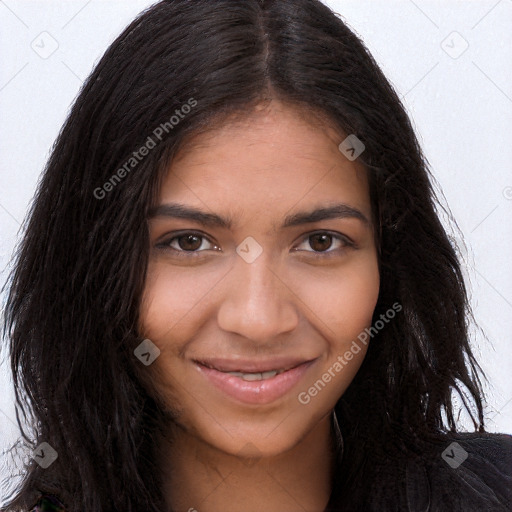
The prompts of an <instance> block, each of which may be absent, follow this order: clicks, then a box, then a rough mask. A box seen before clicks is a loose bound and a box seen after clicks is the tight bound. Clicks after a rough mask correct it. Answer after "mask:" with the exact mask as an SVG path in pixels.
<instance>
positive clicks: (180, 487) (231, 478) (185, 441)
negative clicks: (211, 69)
mask: <svg viewBox="0 0 512 512" xmlns="http://www.w3.org/2000/svg"><path fill="white" fill-rule="evenodd" d="M169 439H172V441H170V440H169ZM333 443H334V440H333V439H332V433H331V419H330V417H329V416H326V417H324V418H322V420H321V421H320V422H319V423H318V424H317V425H316V427H315V428H314V429H313V430H312V431H311V432H309V433H308V434H307V435H306V436H305V437H304V438H303V439H302V440H301V441H300V442H299V443H298V444H297V445H296V446H294V447H293V448H292V449H291V450H288V451H287V452H285V453H281V454H279V455H277V456H273V457H266V458H260V459H241V458H240V457H237V456H234V455H231V454H228V453H225V452H223V451H221V450H218V449H216V448H215V447H213V446H211V445H209V444H206V443H204V442H203V441H201V440H200V439H198V438H197V437H195V436H193V435H191V434H190V433H189V432H187V431H185V430H183V429H182V428H179V427H177V426H176V425H174V426H173V429H172V435H171V436H169V438H165V439H162V441H161V444H160V446H161V450H160V454H161V461H160V464H161V467H162V474H163V484H164V487H163V492H164V497H165V499H166V502H167V504H168V507H169V511H172V512H194V511H197V512H240V510H244V512H258V511H261V510H265V512H297V510H301V511H305V512H323V511H324V509H325V507H326V506H327V503H328V501H329V497H330V494H331V491H332V489H331V482H332V478H333V472H334V465H335V454H334V451H333V448H332V447H333Z"/></svg>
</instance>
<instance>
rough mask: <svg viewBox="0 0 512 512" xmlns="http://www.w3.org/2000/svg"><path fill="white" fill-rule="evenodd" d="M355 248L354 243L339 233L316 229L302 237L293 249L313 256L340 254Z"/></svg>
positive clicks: (334, 255) (324, 256)
mask: <svg viewBox="0 0 512 512" xmlns="http://www.w3.org/2000/svg"><path fill="white" fill-rule="evenodd" d="M350 248H352V249H356V248H357V246H356V244H355V243H354V242H353V241H352V240H350V238H348V237H347V236H345V235H342V234H341V233H336V232H334V233H331V232H329V231H318V232H316V233H311V234H310V235H307V236H305V237H304V238H303V239H302V242H301V244H300V245H299V246H297V247H296V248H295V249H294V251H299V252H305V253H310V255H311V256H312V257H314V258H317V257H318V258H328V257H336V256H342V255H343V254H344V253H345V252H346V251H347V250H348V249H350Z"/></svg>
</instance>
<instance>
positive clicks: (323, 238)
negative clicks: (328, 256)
mask: <svg viewBox="0 0 512 512" xmlns="http://www.w3.org/2000/svg"><path fill="white" fill-rule="evenodd" d="M309 245H310V246H311V248H312V249H313V250H314V251H315V252H322V251H326V250H327V249H329V248H330V247H331V245H332V236H331V235H328V234H326V233H319V234H316V235H311V236H310V237H309Z"/></svg>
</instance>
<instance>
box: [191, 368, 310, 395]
mask: <svg viewBox="0 0 512 512" xmlns="http://www.w3.org/2000/svg"><path fill="white" fill-rule="evenodd" d="M315 361H316V359H313V360H309V361H302V362H301V363H299V364H298V365H296V366H295V367H293V368H290V369H289V370H286V371H284V372H283V373H280V374H278V375H276V376H274V377H272V378H270V379H265V380H257V381H245V380H243V379H242V378H240V377H236V376H235V375H229V374H228V373H224V372H223V371H220V370H219V369H214V368H208V367H207V366H205V365H204V364H202V363H200V362H197V361H194V364H195V366H196V368H197V369H198V371H199V372H200V373H201V374H202V375H204V376H205V377H206V379H208V381H209V382H210V383H211V384H213V385H214V386H215V387H216V388H217V389H219V390H220V391H222V392H223V393H225V394H226V395H228V396H230V397H231V398H234V399H235V400H238V401H240V402H243V403H246V404H255V405H262V404H268V403H271V402H274V401H275V400H277V399H278V398H281V397H282V396H284V395H286V393H288V392H289V391H290V390H291V389H292V388H293V387H294V386H296V385H297V384H298V382H300V380H301V379H302V378H303V376H304V374H305V373H306V372H307V371H308V369H309V368H310V367H311V366H312V365H313V364H314V362H315ZM225 362H226V361H225ZM275 362H276V360H273V363H272V364H275ZM231 363H233V364H235V363H236V361H235V362H233V361H231V362H230V364H231ZM258 364H259V365H260V366H259V367H260V368H262V367H265V368H267V370H257V369H255V370H251V372H258V371H268V370H271V369H278V368H283V367H286V366H279V365H278V366H273V367H269V366H268V364H267V365H266V366H262V365H261V363H254V366H253V367H255V366H257V365H258ZM235 366H236V364H235ZM235 366H232V367H233V370H224V371H240V370H239V368H240V367H241V366H240V365H238V366H236V367H235ZM249 366H250V365H249ZM243 368H244V370H245V368H246V367H245V366H244V367H243ZM245 371H247V370H245Z"/></svg>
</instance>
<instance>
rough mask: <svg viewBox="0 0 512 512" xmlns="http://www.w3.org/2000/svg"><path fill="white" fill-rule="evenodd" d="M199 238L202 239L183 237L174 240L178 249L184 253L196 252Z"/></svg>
mask: <svg viewBox="0 0 512 512" xmlns="http://www.w3.org/2000/svg"><path fill="white" fill-rule="evenodd" d="M201 238H202V237H200V236H197V235H183V236H180V237H177V238H176V240H178V245H179V247H180V249H183V250H184V251H196V250H197V249H199V247H201Z"/></svg>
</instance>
